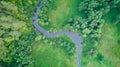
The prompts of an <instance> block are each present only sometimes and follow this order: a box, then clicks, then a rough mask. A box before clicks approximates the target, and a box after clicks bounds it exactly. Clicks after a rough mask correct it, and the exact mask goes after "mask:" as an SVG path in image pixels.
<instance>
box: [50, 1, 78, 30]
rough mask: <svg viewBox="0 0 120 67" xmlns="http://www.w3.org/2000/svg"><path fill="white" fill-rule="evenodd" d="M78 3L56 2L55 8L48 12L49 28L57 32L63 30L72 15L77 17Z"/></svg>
mask: <svg viewBox="0 0 120 67" xmlns="http://www.w3.org/2000/svg"><path fill="white" fill-rule="evenodd" d="M78 3H79V0H56V1H55V6H56V8H55V9H50V10H48V17H49V18H50V20H51V21H50V24H51V27H53V28H56V29H57V30H61V29H63V27H64V25H65V24H66V23H67V21H68V20H69V19H70V18H71V17H72V16H73V15H78V12H77V6H78Z"/></svg>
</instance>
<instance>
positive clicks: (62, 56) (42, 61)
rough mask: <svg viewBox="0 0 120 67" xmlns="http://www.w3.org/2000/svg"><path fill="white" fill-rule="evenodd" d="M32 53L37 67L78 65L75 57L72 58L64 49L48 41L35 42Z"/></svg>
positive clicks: (74, 66)
mask: <svg viewBox="0 0 120 67" xmlns="http://www.w3.org/2000/svg"><path fill="white" fill-rule="evenodd" d="M37 43H38V42H37ZM32 55H33V57H34V60H35V62H34V63H35V64H34V66H35V67H76V64H75V60H74V59H70V57H69V56H68V55H66V53H65V52H64V51H63V50H61V49H59V48H56V47H53V46H50V45H49V44H47V43H46V44H41V43H40V44H35V45H34V47H33V54H32Z"/></svg>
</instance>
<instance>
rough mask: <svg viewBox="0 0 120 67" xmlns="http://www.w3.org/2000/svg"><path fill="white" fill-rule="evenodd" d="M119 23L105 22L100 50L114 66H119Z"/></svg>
mask: <svg viewBox="0 0 120 67" xmlns="http://www.w3.org/2000/svg"><path fill="white" fill-rule="evenodd" d="M119 30H120V24H118V25H115V24H112V23H106V24H105V26H104V28H103V31H104V32H103V34H102V41H101V46H100V48H99V50H100V52H101V53H102V54H103V55H104V57H105V58H107V59H109V60H110V61H111V62H112V63H113V64H114V65H115V67H120V64H119V62H120V31H119Z"/></svg>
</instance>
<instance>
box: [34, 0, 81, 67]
mask: <svg viewBox="0 0 120 67" xmlns="http://www.w3.org/2000/svg"><path fill="white" fill-rule="evenodd" d="M43 1H44V0H40V2H39V3H38V5H37V6H36V8H35V10H34V13H33V26H34V27H35V28H36V30H38V31H39V32H40V33H42V34H43V35H45V36H46V37H51V38H54V37H58V36H60V35H63V34H64V35H67V36H68V37H69V38H70V39H71V40H72V41H73V42H74V43H75V44H76V45H77V47H78V55H77V60H76V64H77V66H78V67H81V65H80V58H81V53H82V37H81V36H79V35H78V33H75V32H71V31H69V30H62V31H59V32H56V33H52V32H48V31H46V30H45V29H43V28H42V27H41V26H39V25H38V23H37V18H38V15H37V11H38V10H39V9H40V8H41V4H42V2H43Z"/></svg>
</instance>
